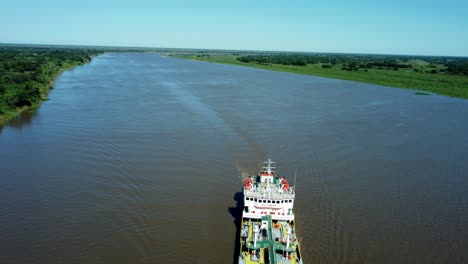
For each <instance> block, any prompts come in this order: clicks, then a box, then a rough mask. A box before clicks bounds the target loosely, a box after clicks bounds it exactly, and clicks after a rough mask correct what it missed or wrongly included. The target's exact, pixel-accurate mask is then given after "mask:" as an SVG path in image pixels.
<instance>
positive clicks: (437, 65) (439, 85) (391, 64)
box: [173, 52, 468, 98]
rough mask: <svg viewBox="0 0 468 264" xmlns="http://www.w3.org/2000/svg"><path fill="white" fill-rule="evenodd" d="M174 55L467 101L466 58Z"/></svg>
mask: <svg viewBox="0 0 468 264" xmlns="http://www.w3.org/2000/svg"><path fill="white" fill-rule="evenodd" d="M173 56H176V57H179V58H186V59H195V60H203V61H208V62H219V63H228V64H235V65H242V66H248V67H255V68H261V69H267V70H277V71H285V72H293V73H300V74H308V75H316V76H322V77H329V78H336V79H343V80H352V81H359V82H366V83H372V84H379V85H385V86H392V87H399V88H409V89H420V90H425V91H429V92H433V93H438V94H444V95H449V96H453V97H461V98H468V58H463V57H460V58H456V57H432V56H402V55H363V54H325V53H306V54H299V53H266V52H263V53H252V52H251V53H229V54H228V53H227V52H224V53H213V52H211V53H201V52H198V53H176V54H174V55H173Z"/></svg>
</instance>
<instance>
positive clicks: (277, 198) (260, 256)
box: [238, 159, 303, 264]
mask: <svg viewBox="0 0 468 264" xmlns="http://www.w3.org/2000/svg"><path fill="white" fill-rule="evenodd" d="M264 163H265V164H266V166H264V167H263V170H262V171H261V172H260V173H259V174H257V175H254V176H249V177H248V178H247V179H245V180H244V187H243V192H242V193H243V204H244V206H243V210H242V221H241V225H240V253H239V261H238V263H239V264H296V263H298V264H302V263H303V262H302V255H301V252H300V249H299V240H298V236H297V233H296V227H295V222H294V212H293V207H294V198H295V186H291V185H290V183H289V182H288V180H286V178H285V177H282V176H280V175H278V174H277V173H276V172H275V171H273V169H275V167H272V166H271V165H272V164H274V163H275V162H273V161H271V159H268V160H267V161H265V162H264ZM294 181H295V179H294ZM294 185H295V183H294Z"/></svg>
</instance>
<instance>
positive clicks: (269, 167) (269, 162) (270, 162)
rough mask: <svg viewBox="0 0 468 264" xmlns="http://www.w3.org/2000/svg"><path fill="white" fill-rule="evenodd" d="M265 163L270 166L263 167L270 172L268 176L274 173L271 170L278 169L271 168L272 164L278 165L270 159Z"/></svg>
mask: <svg viewBox="0 0 468 264" xmlns="http://www.w3.org/2000/svg"><path fill="white" fill-rule="evenodd" d="M263 163H266V164H268V165H267V166H265V167H263V168H264V169H265V170H266V171H267V172H268V174H270V173H272V172H274V171H272V170H271V169H276V167H271V164H273V163H276V162H274V161H271V159H270V158H269V159H268V160H267V161H264V162H263Z"/></svg>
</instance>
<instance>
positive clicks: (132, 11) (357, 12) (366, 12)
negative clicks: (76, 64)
mask: <svg viewBox="0 0 468 264" xmlns="http://www.w3.org/2000/svg"><path fill="white" fill-rule="evenodd" d="M0 42H4V43H31V44H74V45H110V46H145V47H174V48H212V49H241V50H245V49H249V50H289V51H318V52H348V53H386V54H415V55H454V56H468V0H464V1H461V0H458V1H454V0H444V1H441V0H436V1H434V0H425V1H420V0H393V1H385V2H384V1H378V0H376V1H368V0H361V1H355V0H348V1H335V0H327V1H320V2H318V1H313V0H308V1H293V0H289V1H287V0H284V1H283V0H278V1H275V0H270V1H263V0H260V1H255V0H250V1H243V0H237V1H229V2H227V1H222V0H218V1H210V0H198V1H178V0H169V1H157V0H148V1H145V0H132V1H119V0H106V1H99V0H94V1H89V0H80V1H78V0H75V1H67V0H61V1H59V0H34V1H33V0H29V1H24V0H2V1H1V2H0Z"/></svg>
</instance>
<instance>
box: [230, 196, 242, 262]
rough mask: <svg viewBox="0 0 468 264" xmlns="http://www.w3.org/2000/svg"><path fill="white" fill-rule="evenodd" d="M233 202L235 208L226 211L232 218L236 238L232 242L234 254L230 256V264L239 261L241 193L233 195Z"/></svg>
mask: <svg viewBox="0 0 468 264" xmlns="http://www.w3.org/2000/svg"><path fill="white" fill-rule="evenodd" d="M234 201H236V206H234V207H229V208H228V211H229V213H230V214H231V215H232V217H233V218H234V224H235V225H236V237H235V241H234V253H233V254H232V263H233V264H237V263H238V260H239V251H240V245H239V239H240V228H241V221H242V208H243V207H244V199H243V195H242V192H236V194H234Z"/></svg>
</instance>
